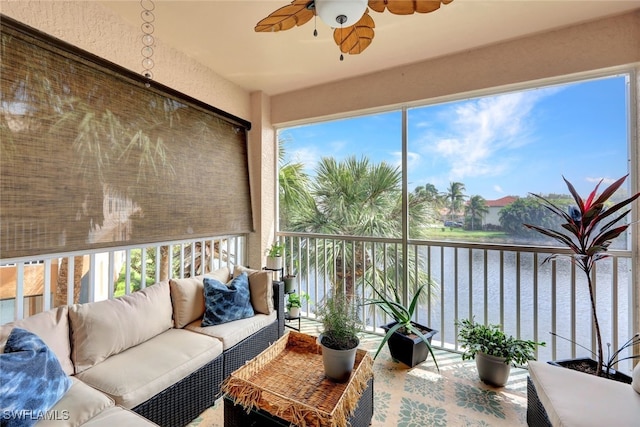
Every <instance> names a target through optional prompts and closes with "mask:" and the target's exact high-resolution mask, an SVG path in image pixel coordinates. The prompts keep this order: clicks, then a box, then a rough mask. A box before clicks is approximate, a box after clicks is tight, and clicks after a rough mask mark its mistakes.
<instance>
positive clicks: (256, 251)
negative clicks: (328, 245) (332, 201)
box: [247, 92, 278, 269]
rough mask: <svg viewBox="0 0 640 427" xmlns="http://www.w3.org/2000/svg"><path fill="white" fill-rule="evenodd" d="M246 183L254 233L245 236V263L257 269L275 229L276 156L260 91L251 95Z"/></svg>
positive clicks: (266, 103) (268, 107)
mask: <svg viewBox="0 0 640 427" xmlns="http://www.w3.org/2000/svg"><path fill="white" fill-rule="evenodd" d="M248 156H249V182H250V185H251V207H252V210H253V226H254V230H255V231H254V232H253V233H250V234H249V238H248V239H247V264H248V265H249V266H251V268H256V269H260V268H262V267H263V266H264V265H263V264H264V259H265V255H264V252H265V250H266V248H267V247H269V245H270V244H271V242H272V241H273V240H274V237H275V232H276V216H275V214H276V194H277V188H278V187H277V175H276V162H277V158H278V153H277V146H276V141H275V130H274V128H273V126H272V124H271V99H270V97H269V96H268V95H266V94H264V93H263V92H253V93H252V94H251V131H249V134H248Z"/></svg>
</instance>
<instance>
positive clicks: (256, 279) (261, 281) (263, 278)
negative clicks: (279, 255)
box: [233, 265, 274, 314]
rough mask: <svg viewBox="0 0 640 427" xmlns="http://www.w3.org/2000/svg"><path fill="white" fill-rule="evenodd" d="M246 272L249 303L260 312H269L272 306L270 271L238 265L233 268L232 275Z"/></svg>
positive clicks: (271, 310)
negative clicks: (249, 296) (249, 293)
mask: <svg viewBox="0 0 640 427" xmlns="http://www.w3.org/2000/svg"><path fill="white" fill-rule="evenodd" d="M242 273H247V275H248V276H249V288H250V289H251V305H253V309H254V310H255V311H256V312H258V313H262V314H271V313H272V312H273V310H274V307H273V286H272V278H271V277H272V272H271V271H265V270H252V269H250V268H246V267H243V266H240V265H236V266H235V268H234V269H233V276H234V277H235V276H239V275H240V274H242Z"/></svg>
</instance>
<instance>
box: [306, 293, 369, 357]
mask: <svg viewBox="0 0 640 427" xmlns="http://www.w3.org/2000/svg"><path fill="white" fill-rule="evenodd" d="M317 313H318V315H319V317H320V318H321V319H322V338H321V343H322V344H323V345H325V346H327V347H329V348H332V349H335V350H349V349H352V348H354V347H357V346H358V344H359V342H360V339H359V338H358V334H359V333H360V332H362V322H361V321H360V317H359V315H358V303H357V298H356V297H355V296H347V295H344V294H341V293H337V294H329V295H327V296H326V297H325V299H324V301H323V303H322V304H321V305H320V307H318V312H317Z"/></svg>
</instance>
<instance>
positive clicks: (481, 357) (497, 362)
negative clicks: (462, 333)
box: [476, 353, 511, 387]
mask: <svg viewBox="0 0 640 427" xmlns="http://www.w3.org/2000/svg"><path fill="white" fill-rule="evenodd" d="M504 361H505V358H504V357H496V356H490V355H488V354H485V353H477V354H476V368H477V369H478V376H479V377H480V379H481V380H482V381H484V382H485V383H487V384H490V385H494V386H497V387H504V386H505V385H506V384H507V381H508V380H509V373H510V372H511V366H510V365H507V364H506V363H504Z"/></svg>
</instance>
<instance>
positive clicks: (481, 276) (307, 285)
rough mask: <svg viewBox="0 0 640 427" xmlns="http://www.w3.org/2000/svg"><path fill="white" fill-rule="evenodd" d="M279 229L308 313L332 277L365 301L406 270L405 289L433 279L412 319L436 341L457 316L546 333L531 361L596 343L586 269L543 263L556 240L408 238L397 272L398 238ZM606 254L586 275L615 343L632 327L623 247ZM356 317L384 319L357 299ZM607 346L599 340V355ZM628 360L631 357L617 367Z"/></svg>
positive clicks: (445, 338)
mask: <svg viewBox="0 0 640 427" xmlns="http://www.w3.org/2000/svg"><path fill="white" fill-rule="evenodd" d="M279 237H280V239H282V240H284V241H285V244H286V254H285V255H286V257H285V266H286V271H285V272H287V271H288V272H291V271H292V270H295V271H296V272H297V273H298V281H297V282H298V287H299V291H304V292H307V293H308V294H309V295H310V296H311V301H312V303H307V304H306V305H305V307H303V310H302V311H303V313H306V316H308V317H310V318H314V317H315V312H314V310H315V304H313V303H317V302H319V301H321V300H322V298H323V297H324V295H325V294H326V293H327V292H329V291H330V290H331V288H332V287H333V286H340V287H343V286H344V287H347V288H351V289H352V290H353V291H354V292H355V293H356V294H357V295H358V296H359V297H360V298H361V299H363V300H366V299H367V298H369V297H370V296H371V290H370V287H369V286H370V285H369V284H373V285H375V286H376V287H378V288H388V287H389V286H390V285H393V284H395V283H401V282H402V277H404V275H405V274H406V275H407V277H410V278H412V277H418V280H417V281H416V280H413V281H412V280H410V290H409V292H408V294H409V296H410V295H412V294H413V292H414V291H415V289H416V288H417V286H418V285H419V284H421V283H427V281H428V280H429V279H430V280H431V281H433V282H435V284H436V286H435V287H430V288H429V292H428V298H425V300H424V301H423V302H421V304H420V306H419V309H418V311H417V315H416V318H415V320H416V321H417V322H418V323H422V324H424V325H427V326H429V327H431V328H433V329H436V330H438V334H437V335H436V336H435V337H434V344H435V345H436V346H437V347H441V348H445V349H449V350H454V351H460V345H459V343H458V338H457V332H458V330H457V327H456V322H457V321H458V320H461V319H466V318H469V317H471V316H473V317H474V318H475V320H476V321H479V322H483V323H492V324H499V325H501V326H502V327H503V329H504V330H505V332H507V333H509V334H511V335H514V336H516V337H519V338H522V339H532V340H535V341H544V342H546V344H547V345H546V346H545V347H539V349H538V352H537V358H538V359H539V360H559V359H565V358H572V357H576V356H589V352H588V350H585V349H583V348H581V347H580V346H584V347H586V348H588V349H590V350H591V351H594V350H595V335H594V332H593V331H592V321H591V308H590V302H589V295H588V290H587V285H586V280H585V277H584V273H583V272H582V271H581V270H579V269H576V267H575V266H574V265H573V264H572V263H571V262H570V261H569V260H568V259H565V258H559V259H557V260H555V261H551V262H548V263H543V261H544V259H545V258H546V257H547V256H548V255H549V254H551V253H558V252H563V251H562V250H560V249H555V248H549V247H531V246H519V245H496V244H479V243H459V242H445V241H409V242H408V244H407V253H408V256H407V259H408V260H409V263H408V267H407V270H406V272H405V271H403V265H404V263H403V259H404V256H403V255H402V254H403V244H402V241H401V240H400V239H374V238H362V237H344V236H328V235H315V234H299V233H288V232H282V233H279ZM610 255H611V257H610V258H608V259H605V260H602V261H599V263H598V265H597V271H596V272H595V275H594V279H595V280H594V282H595V284H596V303H597V310H598V317H599V321H600V328H601V333H602V337H603V342H604V343H611V347H612V351H613V350H615V349H617V348H618V347H619V346H620V345H622V344H623V343H624V342H625V341H626V340H627V339H628V338H630V337H631V336H632V335H633V333H634V332H637V331H633V330H632V327H631V324H632V319H633V316H632V310H633V308H632V304H631V300H632V298H631V286H632V285H631V284H632V283H633V278H632V268H631V262H632V255H631V252H630V251H618V250H611V251H610ZM374 266H375V268H373V267H374ZM363 284H364V285H363ZM351 289H350V290H351ZM405 298H407V295H406V294H405ZM362 318H363V319H364V320H365V326H366V327H367V328H368V329H369V330H371V331H374V332H381V330H380V329H379V326H380V325H383V324H385V323H387V322H388V321H391V319H388V318H387V317H386V316H385V314H384V313H383V312H382V311H381V310H379V309H377V308H375V309H373V308H371V306H366V307H365V306H363V311H362ZM550 332H555V333H557V334H558V335H560V336H561V337H565V338H567V340H565V339H562V338H557V337H555V336H553V335H551V334H550ZM606 353H607V349H606V347H605V357H606ZM630 368H631V365H630V364H624V365H623V366H622V367H619V369H621V370H626V369H630Z"/></svg>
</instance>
